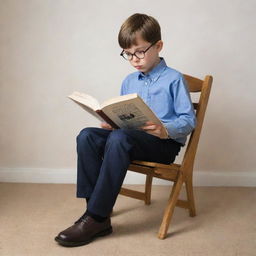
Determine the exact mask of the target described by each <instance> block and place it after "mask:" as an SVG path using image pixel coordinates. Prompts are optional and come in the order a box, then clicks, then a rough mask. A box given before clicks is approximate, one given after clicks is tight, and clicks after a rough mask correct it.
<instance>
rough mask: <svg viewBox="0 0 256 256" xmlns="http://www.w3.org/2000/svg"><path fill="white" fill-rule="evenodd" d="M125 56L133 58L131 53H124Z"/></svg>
mask: <svg viewBox="0 0 256 256" xmlns="http://www.w3.org/2000/svg"><path fill="white" fill-rule="evenodd" d="M124 54H125V55H126V56H128V57H130V56H132V54H131V53H130V52H124Z"/></svg>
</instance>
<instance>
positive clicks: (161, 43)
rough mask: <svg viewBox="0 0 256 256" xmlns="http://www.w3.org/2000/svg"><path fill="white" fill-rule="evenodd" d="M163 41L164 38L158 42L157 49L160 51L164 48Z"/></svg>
mask: <svg viewBox="0 0 256 256" xmlns="http://www.w3.org/2000/svg"><path fill="white" fill-rule="evenodd" d="M163 44H164V43H163V41H162V40H159V41H158V42H157V43H156V48H157V51H158V52H160V51H161V50H162V48H163Z"/></svg>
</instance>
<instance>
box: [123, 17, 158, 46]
mask: <svg viewBox="0 0 256 256" xmlns="http://www.w3.org/2000/svg"><path fill="white" fill-rule="evenodd" d="M138 34H139V35H140V36H141V38H142V39H143V40H145V41H147V42H149V43H152V44H153V43H156V42H157V41H159V40H161V28H160V25H159V23H158V21H157V20H156V19H155V18H153V17H151V16H148V15H146V14H141V13H135V14H133V15H132V16H130V17H129V18H128V19H127V20H126V21H125V22H124V23H123V25H122V26H121V28H120V31H119V34H118V42H119V45H120V47H121V48H123V49H127V48H130V47H131V46H132V45H136V44H137V42H136V39H137V35H138Z"/></svg>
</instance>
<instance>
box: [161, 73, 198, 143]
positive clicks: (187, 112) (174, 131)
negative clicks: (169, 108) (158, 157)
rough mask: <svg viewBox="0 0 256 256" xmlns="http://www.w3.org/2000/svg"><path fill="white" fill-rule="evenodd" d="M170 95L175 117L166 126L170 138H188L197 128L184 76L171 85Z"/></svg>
mask: <svg viewBox="0 0 256 256" xmlns="http://www.w3.org/2000/svg"><path fill="white" fill-rule="evenodd" d="M170 93H171V95H172V97H173V111H174V117H173V118H172V120H171V121H170V122H168V123H165V124H164V126H165V128H166V129H167V131H168V134H169V137H170V138H172V139H178V138H181V137H185V136H187V135H188V134H189V133H191V132H192V131H193V129H194V128H195V126H196V116H195V111H194V107H193V104H192V102H191V98H190V93H189V91H188V88H187V84H186V81H185V79H184V77H183V76H181V77H180V78H179V79H177V80H175V81H174V82H173V83H172V84H171V86H170Z"/></svg>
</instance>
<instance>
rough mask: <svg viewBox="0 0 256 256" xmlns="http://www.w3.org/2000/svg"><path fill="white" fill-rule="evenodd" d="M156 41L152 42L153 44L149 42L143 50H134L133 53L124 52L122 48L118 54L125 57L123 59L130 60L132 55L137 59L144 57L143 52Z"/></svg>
mask: <svg viewBox="0 0 256 256" xmlns="http://www.w3.org/2000/svg"><path fill="white" fill-rule="evenodd" d="M156 43H157V42H154V43H153V44H151V45H150V46H149V47H148V48H147V49H146V50H144V51H136V52H134V53H130V52H126V51H125V50H123V51H122V52H121V53H120V55H121V56H122V57H123V58H124V59H125V60H129V61H130V60H132V59H133V56H135V57H137V58H138V59H144V58H145V53H146V52H147V51H148V50H149V49H150V48H151V47H152V46H153V45H154V44H156Z"/></svg>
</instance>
